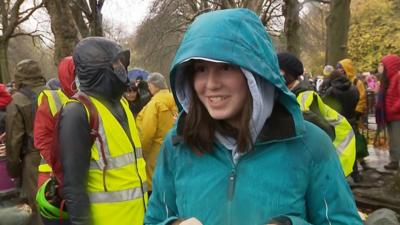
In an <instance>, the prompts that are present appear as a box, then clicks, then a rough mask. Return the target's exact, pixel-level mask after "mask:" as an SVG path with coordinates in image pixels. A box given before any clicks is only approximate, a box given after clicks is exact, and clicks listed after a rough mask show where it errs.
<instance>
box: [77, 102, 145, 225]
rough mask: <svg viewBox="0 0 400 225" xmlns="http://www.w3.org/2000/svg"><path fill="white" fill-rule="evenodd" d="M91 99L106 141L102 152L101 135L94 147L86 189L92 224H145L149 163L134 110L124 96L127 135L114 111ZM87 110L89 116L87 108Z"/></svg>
mask: <svg viewBox="0 0 400 225" xmlns="http://www.w3.org/2000/svg"><path fill="white" fill-rule="evenodd" d="M90 99H91V101H92V103H93V105H94V106H95V108H96V109H97V111H98V115H99V129H98V132H99V135H100V136H101V139H102V140H103V143H104V145H103V147H104V152H103V153H102V151H101V145H100V141H99V139H98V138H97V139H96V140H95V142H94V144H93V146H92V148H91V161H90V168H89V172H88V184H87V192H88V196H89V201H90V209H91V218H92V225H109V224H118V225H142V224H143V221H144V214H145V210H146V205H147V199H148V195H147V177H146V168H145V167H146V163H145V161H144V159H143V154H142V148H141V144H140V140H139V136H138V132H137V129H136V125H135V120H134V118H133V115H132V112H131V111H130V109H129V106H128V103H127V102H126V100H124V98H122V99H121V105H122V107H123V109H124V111H125V115H126V116H127V118H128V125H129V131H130V137H128V134H127V133H126V132H125V131H124V129H123V128H122V126H121V125H120V123H119V122H118V121H117V119H116V118H115V117H114V116H113V115H112V113H111V112H110V111H109V110H108V109H107V108H106V107H105V106H104V105H103V104H102V103H101V102H99V101H98V100H96V99H95V98H93V97H90ZM71 101H74V100H71ZM86 112H87V114H88V117H89V116H90V115H89V111H88V109H87V108H86ZM103 154H104V156H105V157H103Z"/></svg>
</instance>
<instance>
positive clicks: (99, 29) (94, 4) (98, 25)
mask: <svg viewBox="0 0 400 225" xmlns="http://www.w3.org/2000/svg"><path fill="white" fill-rule="evenodd" d="M103 3H104V1H97V0H96V1H95V0H92V1H90V8H91V10H92V13H91V15H90V18H88V19H89V28H90V34H91V36H104V34H103V15H102V14H101V8H102V7H103Z"/></svg>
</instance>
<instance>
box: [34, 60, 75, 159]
mask: <svg viewBox="0 0 400 225" xmlns="http://www.w3.org/2000/svg"><path fill="white" fill-rule="evenodd" d="M74 69H75V68H74V62H73V60H72V57H71V56H69V57H66V58H64V59H62V60H61V61H60V64H59V65H58V79H59V80H60V83H61V89H62V91H63V92H64V94H66V95H67V96H68V97H71V96H72V95H73V94H74V93H75V92H76V86H75V82H74V80H75V74H74ZM44 96H45V95H44ZM54 126H55V121H54V118H53V116H52V115H51V112H50V108H49V103H48V100H47V98H46V97H43V98H42V101H41V104H40V105H39V106H38V108H37V111H36V117H35V124H34V130H33V135H34V144H35V147H36V148H37V149H39V151H40V154H41V155H42V156H43V158H44V159H45V160H46V162H51V160H50V151H51V144H52V141H53V140H52V137H53V131H54Z"/></svg>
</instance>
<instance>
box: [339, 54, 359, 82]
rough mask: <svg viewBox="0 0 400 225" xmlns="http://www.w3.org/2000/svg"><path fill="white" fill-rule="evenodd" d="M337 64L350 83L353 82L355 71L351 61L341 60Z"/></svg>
mask: <svg viewBox="0 0 400 225" xmlns="http://www.w3.org/2000/svg"><path fill="white" fill-rule="evenodd" d="M339 64H340V65H342V66H343V69H344V71H345V72H346V75H347V77H348V78H349V79H350V81H353V80H354V79H355V78H356V70H355V68H354V66H353V62H352V61H351V59H343V60H341V61H339Z"/></svg>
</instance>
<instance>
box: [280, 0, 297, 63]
mask: <svg viewBox="0 0 400 225" xmlns="http://www.w3.org/2000/svg"><path fill="white" fill-rule="evenodd" d="M282 11H283V15H284V17H285V25H284V32H285V37H286V50H287V51H288V52H290V53H292V54H294V55H296V56H297V57H298V56H299V55H300V35H299V29H300V18H299V13H300V3H299V2H298V0H285V1H284V5H283V10H282Z"/></svg>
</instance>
